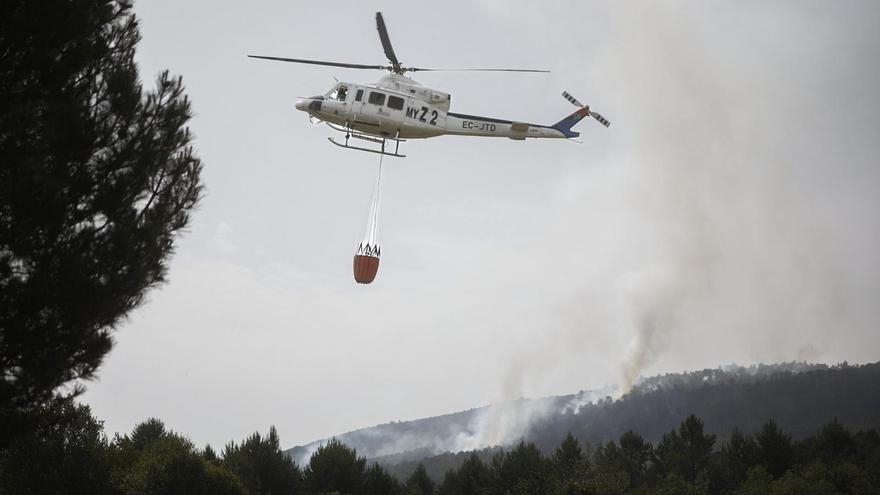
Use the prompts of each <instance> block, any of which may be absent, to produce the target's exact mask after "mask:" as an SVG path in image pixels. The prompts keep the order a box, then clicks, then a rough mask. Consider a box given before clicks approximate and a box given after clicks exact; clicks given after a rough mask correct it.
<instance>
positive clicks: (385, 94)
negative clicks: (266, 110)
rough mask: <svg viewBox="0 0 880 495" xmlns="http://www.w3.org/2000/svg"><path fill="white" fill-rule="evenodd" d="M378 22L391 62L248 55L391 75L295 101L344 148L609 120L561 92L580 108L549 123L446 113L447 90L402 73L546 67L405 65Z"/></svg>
mask: <svg viewBox="0 0 880 495" xmlns="http://www.w3.org/2000/svg"><path fill="white" fill-rule="evenodd" d="M376 25H377V28H378V30H379V38H380V40H381V42H382V46H383V48H384V50H385V54H386V56H387V57H388V60H389V61H390V62H391V65H389V66H383V65H362V64H349V63H340V62H326V61H318V60H305V59H291V58H280V57H267V56H260V55H249V56H250V57H253V58H262V59H268V60H277V61H283V62H294V63H304V64H313V65H328V66H333V67H346V68H355V69H382V70H388V71H390V72H391V73H390V74H386V75H385V76H383V77H382V78H381V79H379V81H377V82H375V83H373V84H364V83H349V82H339V83H337V84H336V85H335V86H334V87H333V88H332V89H331V90H330V91H328V92H327V93H325V94H324V95H321V96H312V97H309V98H302V99H300V100H299V101H297V102H296V105H295V107H296V109H297V110H301V111H303V112H306V113H308V114H309V118H310V119H317V120H318V121H319V122H325V123H327V125H329V126H330V127H331V128H333V129H334V130H337V131H340V132H342V133H344V134H345V143H344V144H343V143H339V142H337V141H335V140H334V139H333V138H328V139H329V140H330V142H332V143H333V144H336V145H337V146H341V147H344V148H350V149H356V150H360V151H368V152H373V153H381V154H383V155H389V156H396V157H403V156H404V155H400V154H399V153H398V150H399V146H400V143H401V142H403V141H405V140H407V139H425V138H431V137H436V136H442V135H457V136H481V137H505V138H509V139H514V140H519V141H522V140H525V139H527V138H565V139H573V138H576V137H578V136H579V133H578V132H575V131H572V130H571V128H572V127H573V126H574V125H575V124H577V123H578V122H579V121H580V120H581V119H583V118H584V117H587V116H592V117H594V118H595V119H596V120H598V121H599V122H600V123H602V124H603V125H605V126H606V127H608V126H609V125H610V124H609V122H608V121H607V120H605V119H604V118H603V117H602V116H601V115H599V114H598V113H596V112H591V111H590V109H589V107H588V106H585V105H582V104H581V103H580V102H579V101H577V100H576V99H574V98H573V97H572V96H571V95H569V94H568V93H566V92H564V93H563V96H564V97H565V98H566V99H568V100H569V101H570V102H571V103H572V104H574V105H575V106H578V107H580V108H579V109H578V110H577V111H575V112H574V113H572V114H570V115H568V116H567V117H565V118H563V119H562V120H560V121H559V122H557V123H555V124H553V125H539V124H531V123H528V122H519V121H511V120H503V119H498V118H493V117H480V116H477V115H467V114H461V113H454V112H450V111H449V108H450V102H451V98H452V97H451V95H450V94H449V93H445V92H443V91H438V90H435V89H431V88H427V87H425V86H422V85H421V84H419V83H418V82H416V81H415V80H413V79H411V78H409V77H407V76H405V75H404V74H405V73H406V72H416V71H438V70H477V71H504V72H548V71H544V70H534V69H425V68H418V67H404V66H402V65H401V64H400V62H399V61H398V60H397V56H396V55H395V54H394V49H393V48H392V47H391V41H390V39H389V38H388V32H387V30H386V28H385V22H384V20H383V19H382V14H381V13H376ZM350 137H354V138H358V139H361V140H365V141H370V142H373V143H378V144H380V145H381V148H380V149H378V150H375V149H370V148H362V147H357V146H352V145H349V142H348V141H349V138H350ZM387 141H392V142H394V143H395V150H394V152H390V151H386V144H387Z"/></svg>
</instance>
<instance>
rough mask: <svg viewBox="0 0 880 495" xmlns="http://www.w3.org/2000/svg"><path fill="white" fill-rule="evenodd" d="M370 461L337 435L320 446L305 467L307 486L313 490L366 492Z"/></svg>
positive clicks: (356, 493) (311, 491)
mask: <svg viewBox="0 0 880 495" xmlns="http://www.w3.org/2000/svg"><path fill="white" fill-rule="evenodd" d="M366 465H367V461H366V459H364V458H363V457H358V455H357V451H356V450H354V449H352V448H350V447H348V446H347V445H345V444H343V443H342V442H340V441H339V440H336V439H335V438H332V439H330V441H329V442H327V443H326V444H325V445H322V446H321V447H318V450H316V451H315V453H314V454H312V457H311V459H309V465H308V466H307V467H306V469H305V481H306V487H307V488H308V491H309V492H310V493H327V492H334V491H336V492H339V493H346V494H351V495H360V494H361V493H363V484H364V472H365V471H366Z"/></svg>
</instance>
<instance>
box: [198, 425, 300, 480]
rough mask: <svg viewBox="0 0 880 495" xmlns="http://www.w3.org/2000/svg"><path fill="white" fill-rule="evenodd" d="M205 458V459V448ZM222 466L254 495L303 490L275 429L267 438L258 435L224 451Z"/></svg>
mask: <svg viewBox="0 0 880 495" xmlns="http://www.w3.org/2000/svg"><path fill="white" fill-rule="evenodd" d="M204 457H205V458H206V459H208V453H207V448H206V449H205V453H204ZM209 460H210V459H209ZM221 464H222V465H223V466H224V467H225V468H226V469H228V470H229V471H230V472H232V473H233V474H235V475H237V476H238V478H239V479H240V480H241V482H242V483H243V484H244V486H245V488H247V490H248V491H249V492H250V493H253V494H258V495H262V494H265V493H271V494H272V495H294V494H296V493H299V492H300V489H301V488H302V484H303V483H302V473H301V472H300V470H299V468H298V467H297V466H296V465H295V464H294V463H293V461H292V460H291V459H290V457H288V456H287V455H285V454H284V453H283V452H281V442H280V440H279V438H278V431H277V430H275V427H274V426H272V427H270V428H269V434H268V435H266V436H262V435H260V433H259V432H257V433H254V434H253V435H251V436H250V437H248V438H247V439H245V440H244V441H243V442H241V444H240V445H236V444H235V443H234V442H231V443H229V444H228V445H227V446H226V448H225V449H224V450H223V462H222V463H221Z"/></svg>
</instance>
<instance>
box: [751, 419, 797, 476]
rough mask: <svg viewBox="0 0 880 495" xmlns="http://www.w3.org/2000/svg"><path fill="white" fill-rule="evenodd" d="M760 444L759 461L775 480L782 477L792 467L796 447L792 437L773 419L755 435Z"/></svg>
mask: <svg viewBox="0 0 880 495" xmlns="http://www.w3.org/2000/svg"><path fill="white" fill-rule="evenodd" d="M755 440H756V441H757V442H758V459H759V462H760V463H761V464H763V465H764V467H765V468H767V472H768V473H770V475H771V476H773V477H774V478H778V477H780V476H782V475H783V474H784V473H785V472H786V471H787V470H788V468H789V467H791V464H792V460H793V455H794V446H793V445H792V441H791V435H788V434H787V433H784V432H783V431H782V430H781V429H780V428H779V425H778V424H776V422H775V421H773V420H772V419H771V420H769V421H767V422H766V423H764V427H763V428H762V429H761V431H760V432H759V433H758V434H757V435H755Z"/></svg>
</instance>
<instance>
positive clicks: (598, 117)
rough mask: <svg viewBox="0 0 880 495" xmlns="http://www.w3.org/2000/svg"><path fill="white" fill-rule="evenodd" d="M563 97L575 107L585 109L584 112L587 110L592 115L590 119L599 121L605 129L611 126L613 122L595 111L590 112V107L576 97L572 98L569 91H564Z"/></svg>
mask: <svg viewBox="0 0 880 495" xmlns="http://www.w3.org/2000/svg"><path fill="white" fill-rule="evenodd" d="M562 97H563V98H565V99H566V100H568V101H569V102H571V104H572V105H574V106H576V107H580V108H583V109H584V110H586V111H587V113H589V114H590V117H593V118H594V119H596V120H598V121H599V123H600V124H602V125H604V126H605V127H610V126H611V122H609V121H608V119H606V118H605V117H603V116H601V115H599V113H598V112H594V111H592V110H590V107H589V106H588V105H584V104H583V103H581V102H579V101H578V99H577V98H575V97H574V96H571V95H570V94H569V93H568V91H563V92H562Z"/></svg>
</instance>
